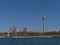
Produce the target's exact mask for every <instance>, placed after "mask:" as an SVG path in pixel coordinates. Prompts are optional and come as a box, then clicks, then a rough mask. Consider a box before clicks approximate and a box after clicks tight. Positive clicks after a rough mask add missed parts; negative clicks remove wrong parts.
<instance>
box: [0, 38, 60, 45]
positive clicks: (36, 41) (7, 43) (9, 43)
mask: <svg viewBox="0 0 60 45" xmlns="http://www.w3.org/2000/svg"><path fill="white" fill-rule="evenodd" d="M0 45H60V38H0Z"/></svg>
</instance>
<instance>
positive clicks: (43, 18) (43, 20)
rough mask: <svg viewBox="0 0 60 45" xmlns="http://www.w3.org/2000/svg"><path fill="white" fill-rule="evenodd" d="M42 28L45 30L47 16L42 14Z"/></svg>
mask: <svg viewBox="0 0 60 45" xmlns="http://www.w3.org/2000/svg"><path fill="white" fill-rule="evenodd" d="M42 30H43V33H44V32H45V16H42Z"/></svg>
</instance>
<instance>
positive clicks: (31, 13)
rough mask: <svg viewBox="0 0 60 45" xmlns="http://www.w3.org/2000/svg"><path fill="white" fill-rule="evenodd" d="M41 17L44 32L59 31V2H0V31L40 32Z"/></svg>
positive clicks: (49, 0)
mask: <svg viewBox="0 0 60 45" xmlns="http://www.w3.org/2000/svg"><path fill="white" fill-rule="evenodd" d="M42 15H44V16H46V17H45V23H46V24H45V27H46V29H45V31H60V0H0V31H1V32H6V31H9V28H10V27H11V26H16V28H17V31H22V29H23V28H24V27H27V28H28V31H36V30H37V31H42Z"/></svg>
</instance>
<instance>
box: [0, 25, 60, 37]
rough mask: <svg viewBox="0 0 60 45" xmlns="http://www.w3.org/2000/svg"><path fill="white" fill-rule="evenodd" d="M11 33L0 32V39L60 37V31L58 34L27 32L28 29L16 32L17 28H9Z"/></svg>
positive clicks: (54, 32)
mask: <svg viewBox="0 0 60 45" xmlns="http://www.w3.org/2000/svg"><path fill="white" fill-rule="evenodd" d="M9 30H10V32H0V38H6V37H8V38H34V37H41V38H43V37H44V38H45V37H46V38H48V37H60V31H59V32H56V31H53V32H37V31H36V32H27V27H24V28H23V31H19V32H17V31H16V27H15V26H14V27H12V28H9Z"/></svg>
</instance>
